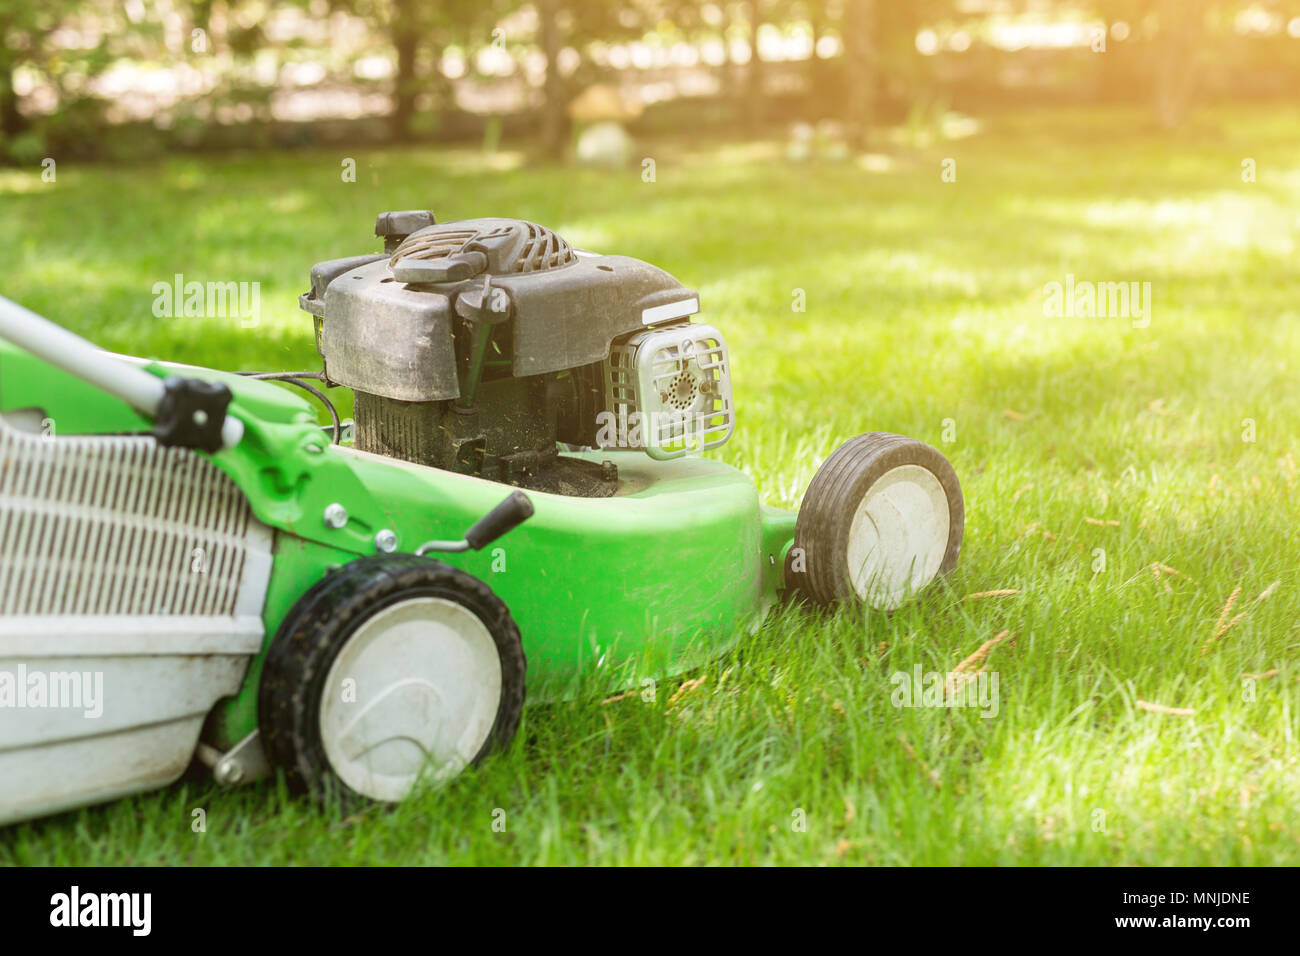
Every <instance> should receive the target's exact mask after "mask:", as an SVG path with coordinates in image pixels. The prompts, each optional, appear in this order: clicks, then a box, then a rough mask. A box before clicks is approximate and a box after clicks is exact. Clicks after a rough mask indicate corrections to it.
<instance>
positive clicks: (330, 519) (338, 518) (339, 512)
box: [324, 501, 348, 529]
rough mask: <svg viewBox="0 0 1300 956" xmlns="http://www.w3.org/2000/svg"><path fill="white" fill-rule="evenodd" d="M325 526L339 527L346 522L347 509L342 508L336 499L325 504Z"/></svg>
mask: <svg viewBox="0 0 1300 956" xmlns="http://www.w3.org/2000/svg"><path fill="white" fill-rule="evenodd" d="M324 519H325V527H327V528H335V529H337V528H341V527H343V526H344V525H345V524H347V523H348V509H347V508H344V507H343V506H342V505H341V504H339V503H338V502H337V501H336V502H334V503H333V504H329V505H326V506H325V514H324Z"/></svg>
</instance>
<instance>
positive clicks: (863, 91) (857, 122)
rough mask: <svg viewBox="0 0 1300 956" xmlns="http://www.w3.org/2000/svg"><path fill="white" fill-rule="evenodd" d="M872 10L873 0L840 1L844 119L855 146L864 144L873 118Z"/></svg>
mask: <svg viewBox="0 0 1300 956" xmlns="http://www.w3.org/2000/svg"><path fill="white" fill-rule="evenodd" d="M876 13H877V9H876V0H846V3H845V4H844V20H843V27H842V32H843V35H844V82H845V87H846V89H845V91H844V120H845V123H846V125H847V126H848V134H849V141H850V142H851V143H852V144H853V146H854V147H855V148H857V149H862V148H863V147H864V146H866V144H867V140H868V138H869V136H870V134H871V127H872V124H873V123H874V122H875V107H876V65H877V63H876V43H877V34H876V26H877V23H876Z"/></svg>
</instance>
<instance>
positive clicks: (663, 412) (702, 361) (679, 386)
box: [598, 322, 735, 459]
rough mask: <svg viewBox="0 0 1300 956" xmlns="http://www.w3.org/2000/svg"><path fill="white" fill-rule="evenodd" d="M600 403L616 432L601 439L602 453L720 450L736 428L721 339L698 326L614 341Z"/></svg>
mask: <svg viewBox="0 0 1300 956" xmlns="http://www.w3.org/2000/svg"><path fill="white" fill-rule="evenodd" d="M605 401H606V404H605V407H606V409H608V413H607V414H609V415H610V424H611V425H612V426H614V427H613V428H608V429H603V430H602V431H601V433H600V434H599V436H598V443H599V444H600V446H601V447H603V448H611V447H623V448H640V449H643V450H644V451H645V452H646V454H648V455H649V456H650V457H651V458H658V459H668V458H680V457H681V456H683V455H685V454H687V453H688V452H693V451H704V450H705V449H708V448H714V447H716V446H718V445H721V444H722V443H723V442H725V441H726V440H727V439H728V438H729V437H730V436H731V431H732V429H733V428H734V427H735V410H734V406H733V405H732V400H731V363H730V360H729V358H728V356H727V343H726V340H724V339H723V337H722V333H721V332H719V331H718V330H717V329H715V328H714V327H713V326H711V325H706V324H704V323H702V322H697V323H686V324H682V325H676V326H669V327H667V328H654V329H646V330H645V331H642V332H637V333H635V334H633V335H631V336H629V337H627V338H625V339H622V340H620V341H617V342H615V343H614V344H613V346H612V348H611V350H610V357H609V363H608V365H607V366H606V376H605Z"/></svg>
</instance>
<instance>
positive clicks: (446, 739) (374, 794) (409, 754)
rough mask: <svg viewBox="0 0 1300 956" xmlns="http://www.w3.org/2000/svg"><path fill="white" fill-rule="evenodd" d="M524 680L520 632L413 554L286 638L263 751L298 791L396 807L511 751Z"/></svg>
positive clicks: (312, 613) (265, 684)
mask: <svg viewBox="0 0 1300 956" xmlns="http://www.w3.org/2000/svg"><path fill="white" fill-rule="evenodd" d="M524 669H525V660H524V651H523V644H522V642H521V640H520V636H519V629H518V627H517V626H516V625H515V622H514V620H513V619H512V618H511V616H510V612H509V610H507V608H506V606H505V604H503V603H502V602H501V600H500V599H499V598H497V596H496V595H495V594H493V593H492V590H491V589H490V588H489V587H488V586H487V585H486V584H484V583H483V582H482V581H480V580H478V579H477V578H474V577H472V576H470V575H468V574H466V573H465V572H463V571H460V570H457V569H456V568H453V567H451V566H450V565H447V564H445V563H443V562H441V561H434V560H431V559H429V558H420V557H415V556H414V555H382V556H377V557H373V558H361V559H359V560H356V561H353V562H352V563H350V564H348V565H345V566H344V567H342V568H340V569H339V570H337V571H335V572H333V573H331V574H329V575H327V576H326V577H325V579H324V580H323V581H321V582H320V583H319V584H317V585H316V586H315V587H314V588H312V589H311V590H310V591H308V592H307V594H306V595H304V596H303V598H302V599H301V600H300V601H299V602H298V604H297V605H296V606H295V607H294V609H293V610H292V611H291V612H290V613H289V615H288V616H287V617H286V618H285V620H284V623H283V624H282V625H281V627H280V630H279V632H278V633H277V635H276V637H275V640H274V641H273V643H272V644H271V648H270V650H269V651H268V652H267V656H266V663H265V666H264V668H263V671H262V679H261V683H260V686H259V691H258V711H259V714H258V716H259V724H260V726H261V731H262V738H263V741H264V744H265V746H266V750H267V754H268V756H269V757H270V759H271V761H272V763H273V764H275V765H276V766H279V767H282V768H284V770H285V771H286V773H287V776H288V780H289V783H290V786H291V787H292V788H293V789H295V790H298V791H308V792H311V793H312V794H314V795H316V796H319V797H330V796H334V795H337V796H339V797H341V798H342V799H344V800H351V799H355V798H356V797H364V798H366V799H369V800H374V801H380V802H396V801H398V800H401V799H402V798H403V797H405V796H406V795H407V794H408V793H410V792H411V790H412V789H413V788H414V787H415V786H416V784H417V783H419V782H422V781H423V782H427V783H428V784H430V785H435V786H436V785H439V784H442V783H445V782H446V781H448V780H450V779H451V778H452V777H455V776H456V775H458V774H459V773H460V772H461V771H462V770H464V769H465V768H466V767H468V766H472V765H474V764H476V763H478V762H479V761H480V760H482V759H483V757H484V756H486V755H487V754H488V753H489V752H490V751H491V750H493V749H496V748H499V747H504V746H505V745H506V744H508V743H509V742H510V740H511V738H512V737H513V736H514V734H515V731H516V730H517V729H518V727H519V719H520V715H521V713H522V710H523V703H524Z"/></svg>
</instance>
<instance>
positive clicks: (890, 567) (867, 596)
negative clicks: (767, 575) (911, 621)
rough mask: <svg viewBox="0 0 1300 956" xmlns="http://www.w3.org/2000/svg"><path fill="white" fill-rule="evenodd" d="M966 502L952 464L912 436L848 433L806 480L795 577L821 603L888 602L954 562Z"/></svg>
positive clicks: (882, 606)
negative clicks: (801, 563)
mask: <svg viewBox="0 0 1300 956" xmlns="http://www.w3.org/2000/svg"><path fill="white" fill-rule="evenodd" d="M964 527H965V505H964V502H963V500H962V493H961V484H960V482H958V480H957V473H956V472H955V471H954V470H953V467H952V465H951V464H949V462H948V459H946V458H945V457H944V456H943V455H942V454H940V453H939V451H938V450H936V449H934V448H932V447H930V446H929V445H927V444H925V443H924V442H919V441H917V440H916V439H914V438H906V437H904V436H902V435H891V434H889V433H887V432H871V433H869V434H866V435H859V436H857V437H856V438H852V439H850V440H849V441H847V442H845V443H844V444H843V445H841V446H840V447H839V448H837V449H835V451H834V452H833V453H832V454H831V456H830V458H828V459H827V460H826V462H825V463H824V464H823V465H822V466H821V468H819V469H818V471H817V474H815V475H814V476H813V480H812V481H811V482H810V483H809V485H808V491H807V493H806V494H805V495H804V500H803V504H802V505H801V506H800V508H799V518H798V521H797V523H796V526H795V540H794V546H795V548H796V549H802V550H801V551H799V552H797V553H796V552H794V551H793V550H792V555H794V558H795V560H797V559H798V558H800V557H801V558H802V560H803V564H804V566H803V567H802V568H800V567H799V566H798V565H797V564H796V563H795V560H792V562H791V571H792V577H793V578H794V580H795V582H796V583H797V584H798V586H799V588H800V589H801V590H802V591H803V592H804V593H805V594H807V595H808V596H809V597H810V598H811V599H812V600H814V601H816V602H817V603H819V604H832V603H835V602H837V601H859V602H864V603H866V604H868V605H870V606H871V607H873V608H877V609H879V610H884V611H892V610H894V609H896V608H897V607H899V606H900V605H902V604H903V603H904V602H905V601H906V600H908V598H910V597H912V596H913V595H915V594H916V593H917V592H918V591H920V590H921V589H922V588H924V587H926V586H927V585H929V584H930V583H931V582H932V581H934V579H935V578H937V577H939V576H940V575H943V574H947V573H948V572H950V571H951V570H952V569H953V568H954V567H956V565H957V557H958V554H959V553H960V552H961V539H962V532H963V530H964Z"/></svg>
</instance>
